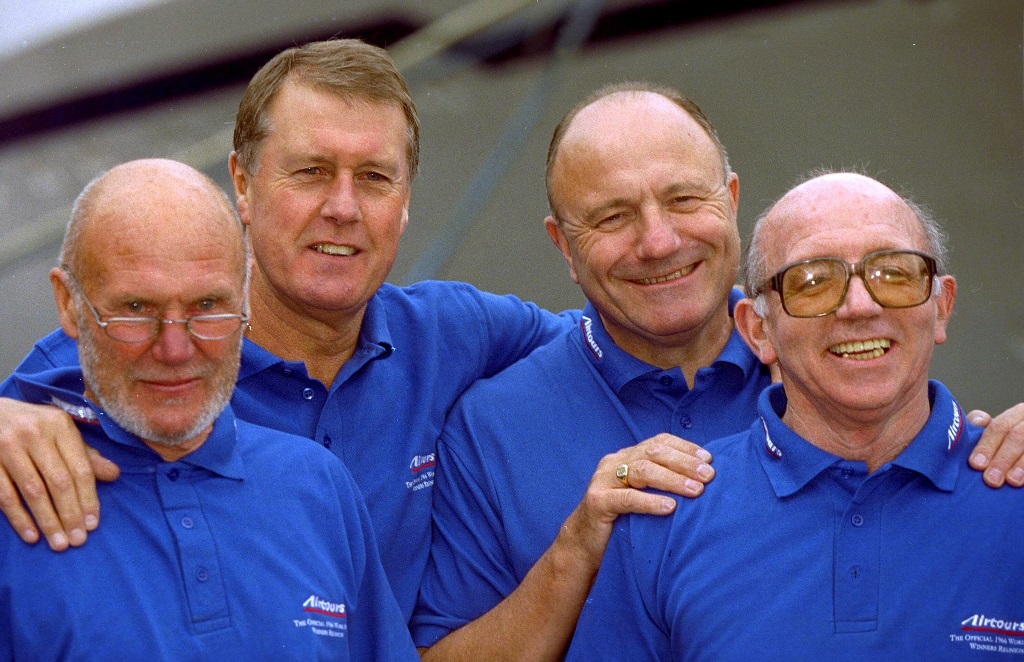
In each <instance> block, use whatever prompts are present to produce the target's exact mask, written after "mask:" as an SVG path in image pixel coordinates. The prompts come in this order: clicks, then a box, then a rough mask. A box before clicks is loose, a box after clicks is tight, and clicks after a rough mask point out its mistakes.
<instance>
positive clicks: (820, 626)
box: [568, 381, 1024, 662]
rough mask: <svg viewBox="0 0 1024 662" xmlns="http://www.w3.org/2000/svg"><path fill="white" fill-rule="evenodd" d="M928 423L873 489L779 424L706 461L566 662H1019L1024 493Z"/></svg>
mask: <svg viewBox="0 0 1024 662" xmlns="http://www.w3.org/2000/svg"><path fill="white" fill-rule="evenodd" d="M929 395H930V397H931V403H932V411H931V416H930V418H929V419H928V421H927V423H926V424H925V426H924V428H923V429H922V430H921V431H920V432H919V433H918V434H917V436H916V437H915V438H914V440H913V441H912V442H911V443H910V445H909V446H907V448H906V449H905V450H904V451H903V452H902V453H901V454H900V455H899V456H898V457H897V458H895V459H894V460H892V461H891V462H889V463H887V464H885V465H884V466H882V467H881V468H879V469H878V470H877V471H875V472H874V473H872V474H868V473H867V467H866V465H865V464H864V463H863V462H852V461H847V460H843V459H841V458H839V457H837V456H835V455H832V454H830V453H828V452H826V451H824V450H821V449H820V448H818V447H816V446H813V445H812V444H810V443H809V442H807V441H805V440H804V439H802V438H801V437H799V436H797V435H796V434H795V433H794V432H793V431H792V430H790V429H789V428H787V427H786V426H785V425H784V424H783V423H782V421H781V420H780V416H781V414H782V413H783V412H784V411H785V408H786V397H785V392H784V391H783V389H782V386H781V385H776V386H773V387H771V388H770V389H769V390H767V391H766V392H765V394H764V396H762V398H761V401H760V403H759V405H760V408H759V413H760V420H758V421H755V422H754V423H753V425H752V426H751V428H750V430H749V431H748V432H746V433H744V434H742V435H737V436H734V437H731V438H728V439H722V440H719V441H716V442H715V443H713V444H710V445H709V446H708V450H710V451H711V452H712V453H714V455H715V467H716V469H717V470H718V474H717V476H716V477H715V480H714V481H712V483H711V484H710V485H709V486H708V489H707V492H706V493H705V494H704V496H702V497H701V498H699V499H694V500H689V501H687V500H684V499H680V500H679V504H678V509H677V510H676V512H675V514H674V515H673V516H672V517H669V518H660V519H659V518H654V517H644V516H640V515H630V516H627V517H620V518H619V520H618V521H617V522H616V526H615V533H614V534H613V536H612V541H611V543H610V545H609V547H608V551H607V553H606V555H605V561H604V565H603V566H602V567H601V571H600V573H599V575H598V579H597V582H596V584H595V586H594V589H593V591H592V592H591V595H590V599H589V600H588V601H587V604H586V606H585V607H584V609H583V614H582V616H581V618H580V621H579V625H578V627H577V630H576V636H575V639H574V641H573V646H572V649H571V652H570V654H569V657H568V659H569V660H587V661H593V660H622V659H625V658H624V657H623V651H628V659H629V660H630V661H631V662H643V661H645V660H650V661H652V662H653V661H655V660H657V661H659V662H663V661H666V660H750V659H752V658H757V659H760V660H858V661H862V660H899V659H904V660H1010V659H1024V658H1022V657H1021V655H1024V556H1022V550H1024V492H1020V491H1018V490H1011V491H1009V492H1007V491H1006V490H999V491H996V490H993V489H991V488H989V487H987V486H986V485H985V484H984V482H983V481H982V480H981V479H980V477H979V476H978V474H977V473H975V472H974V471H971V470H970V468H969V467H968V465H967V458H968V455H969V453H970V451H971V449H972V448H973V447H974V445H975V443H976V442H977V440H978V437H979V436H980V434H981V430H980V429H978V428H975V427H974V426H971V425H969V424H967V423H966V420H965V417H964V412H963V410H962V409H961V408H960V405H959V404H957V402H956V401H955V400H954V399H953V398H952V396H951V395H950V393H949V391H947V390H946V388H945V387H944V386H943V385H942V384H940V383H938V382H934V381H933V382H931V383H930V385H929Z"/></svg>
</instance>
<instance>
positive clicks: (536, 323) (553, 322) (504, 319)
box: [472, 288, 581, 377]
mask: <svg viewBox="0 0 1024 662" xmlns="http://www.w3.org/2000/svg"><path fill="white" fill-rule="evenodd" d="M472 291H473V292H474V296H475V298H476V301H477V303H478V305H479V307H480V315H481V318H482V319H483V322H484V323H483V325H482V326H481V327H480V329H481V332H482V333H483V334H484V337H483V338H482V342H483V344H484V346H485V347H486V348H487V352H486V353H485V365H484V366H483V367H482V371H483V374H482V375H481V376H482V377H491V376H493V375H495V374H497V373H498V372H501V371H502V370H504V369H505V368H507V367H508V366H510V365H512V364H513V363H515V362H516V361H518V360H519V359H521V358H523V357H524V356H526V355H527V354H529V353H530V352H532V351H533V350H534V349H536V348H538V347H540V346H542V345H545V344H547V343H549V342H551V341H552V340H554V339H555V338H557V337H559V336H561V335H562V334H564V333H566V332H567V331H568V330H569V329H571V328H572V327H573V326H574V325H575V324H576V323H577V322H579V318H580V314H581V313H580V311H579V310H566V311H564V312H562V313H560V314H555V313H552V312H549V311H547V310H544V309H542V308H540V307H538V306H537V304H535V303H532V302H529V301H522V300H521V299H519V298H518V297H516V296H514V295H511V294H506V295H497V294H490V293H487V292H481V291H480V290H477V289H475V288H473V290H472Z"/></svg>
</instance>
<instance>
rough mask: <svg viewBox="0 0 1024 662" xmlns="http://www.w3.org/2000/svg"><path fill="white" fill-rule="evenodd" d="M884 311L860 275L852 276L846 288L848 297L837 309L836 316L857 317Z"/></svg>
mask: <svg viewBox="0 0 1024 662" xmlns="http://www.w3.org/2000/svg"><path fill="white" fill-rule="evenodd" d="M881 311H882V306H880V305H879V304H878V302H877V301H875V300H874V299H873V298H872V297H871V293H870V292H868V288H867V286H865V285H864V280H863V279H862V278H861V277H860V276H853V277H852V278H850V284H849V285H848V286H847V288H846V298H845V299H843V303H842V304H841V305H840V306H839V308H838V309H836V317H838V318H840V319H842V318H846V319H855V318H862V317H871V316H873V315H877V314H879V313H880V312H881Z"/></svg>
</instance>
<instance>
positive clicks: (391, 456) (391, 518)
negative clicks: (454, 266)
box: [16, 281, 579, 619]
mask: <svg viewBox="0 0 1024 662" xmlns="http://www.w3.org/2000/svg"><path fill="white" fill-rule="evenodd" d="M577 319H579V311H578V310H576V311H568V312H566V313H563V314H562V315H554V314H552V313H549V312H547V311H544V310H541V309H539V308H538V307H537V306H536V305H534V304H532V303H525V302H523V301H520V300H519V299H517V298H516V297H514V296H510V295H506V296H498V295H494V294H488V293H485V292H481V291H479V290H477V289H476V288H474V287H472V286H471V285H467V284H465V283H456V282H444V281H425V282H421V283H417V284H416V285H413V286H410V287H406V288H399V287H396V286H394V285H390V284H384V286H383V287H381V289H380V290H379V291H378V292H377V294H376V295H375V296H374V297H373V298H372V299H371V300H370V302H369V304H368V306H367V310H366V314H365V317H364V319H363V324H362V329H361V334H360V338H359V345H358V347H357V348H356V351H355V354H354V355H353V356H352V358H351V359H350V360H349V361H348V362H347V363H346V364H345V365H344V367H343V368H342V370H341V372H340V373H339V374H338V377H337V379H335V382H334V384H332V385H330V387H329V388H327V387H325V386H324V384H322V383H321V382H319V381H317V380H315V379H312V378H310V377H309V375H308V374H307V372H306V367H305V365H304V364H303V363H301V362H291V361H285V360H283V359H281V358H280V357H277V356H275V355H274V354H271V353H270V352H268V351H266V350H265V349H263V348H262V347H260V346H259V345H257V344H255V343H253V342H250V341H248V340H246V341H245V344H244V346H243V348H242V366H241V370H240V373H239V380H238V387H237V388H236V389H235V394H234V397H233V398H232V401H231V404H232V408H233V409H234V411H235V415H236V416H237V417H238V418H240V419H242V420H245V421H249V422H252V423H256V424H258V425H264V426H266V427H270V428H274V429H277V430H282V431H284V432H290V433H292V434H297V435H300V436H303V437H307V438H310V439H313V440H315V441H316V442H317V443H319V444H321V445H322V446H324V447H326V448H328V449H330V450H331V452H333V453H334V454H335V455H337V456H338V457H340V458H341V459H342V460H343V461H344V462H345V464H346V465H347V466H348V468H349V470H350V471H351V472H352V475H353V477H354V478H355V480H356V483H357V484H358V485H359V488H360V490H361V491H362V492H363V495H364V497H365V499H366V503H367V506H368V508H369V511H370V518H371V519H372V521H373V525H374V529H375V530H376V532H377V539H378V541H379V543H380V550H381V559H382V561H383V563H384V569H385V571H386V572H387V575H388V578H389V580H390V582H391V585H392V588H393V590H394V592H395V596H396V598H397V599H398V603H399V605H400V606H401V608H402V612H403V614H405V616H406V619H408V618H409V616H410V615H411V613H412V609H413V605H414V604H415V601H416V593H417V591H418V589H419V585H420V578H421V575H422V573H423V568H424V566H425V565H426V562H427V555H428V551H429V545H430V505H431V492H432V488H433V484H434V468H435V466H434V465H435V453H434V448H435V442H436V441H437V438H438V436H439V435H440V432H441V426H442V424H443V422H444V418H445V415H446V414H447V413H448V410H449V409H450V408H451V406H452V404H453V403H454V402H455V400H456V399H457V398H458V397H459V395H461V394H462V392H463V391H464V390H465V389H466V388H468V387H469V385H470V384H472V383H473V382H475V381H476V380H477V379H480V378H483V377H489V376H491V375H494V374H495V373H497V372H498V371H500V370H501V369H502V368H505V367H506V366H508V365H510V364H512V363H513V362H515V361H516V360H518V359H520V358H522V357H524V356H526V355H527V354H529V353H530V351H532V350H533V349H534V348H536V347H537V346H539V345H542V344H544V343H546V342H548V341H549V340H551V339H552V338H554V337H556V336H560V335H564V334H565V333H566V331H567V330H568V329H569V328H570V327H571V326H572V325H573V323H574V322H575V321H576V320H577ZM77 364H78V348H77V346H76V344H75V342H74V341H73V340H72V339H70V338H68V337H67V336H66V335H65V334H64V333H63V332H62V331H57V332H55V333H52V334H50V335H49V336H47V337H46V338H44V339H42V340H41V341H39V342H38V343H37V344H36V346H35V348H34V349H33V351H32V352H31V353H30V354H29V356H28V357H27V358H26V359H25V360H24V361H23V362H22V364H21V365H20V366H19V367H18V369H17V371H16V374H31V373H34V372H38V371H39V370H45V369H48V368H53V367H57V366H69V365H77ZM101 526H102V525H101Z"/></svg>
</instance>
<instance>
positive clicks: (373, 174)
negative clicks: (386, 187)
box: [359, 170, 391, 183]
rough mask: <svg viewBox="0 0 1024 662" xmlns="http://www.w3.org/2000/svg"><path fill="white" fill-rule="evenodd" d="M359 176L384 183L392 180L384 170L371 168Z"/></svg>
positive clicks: (369, 180) (366, 179)
mask: <svg viewBox="0 0 1024 662" xmlns="http://www.w3.org/2000/svg"><path fill="white" fill-rule="evenodd" d="M359 178H360V179H362V180H365V181H368V182H380V183H384V182H389V181H391V178H390V177H388V176H387V175H385V174H384V173H382V172H377V171H376V170H369V171H367V172H364V173H363V174H361V175H360V176H359Z"/></svg>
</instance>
